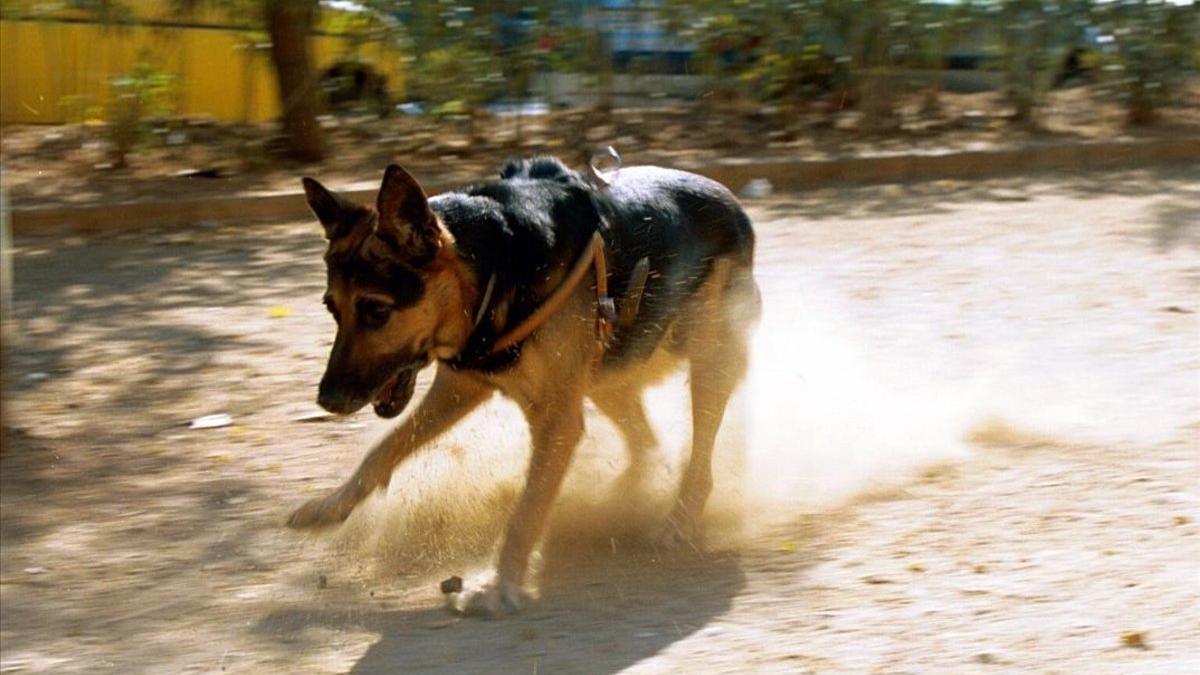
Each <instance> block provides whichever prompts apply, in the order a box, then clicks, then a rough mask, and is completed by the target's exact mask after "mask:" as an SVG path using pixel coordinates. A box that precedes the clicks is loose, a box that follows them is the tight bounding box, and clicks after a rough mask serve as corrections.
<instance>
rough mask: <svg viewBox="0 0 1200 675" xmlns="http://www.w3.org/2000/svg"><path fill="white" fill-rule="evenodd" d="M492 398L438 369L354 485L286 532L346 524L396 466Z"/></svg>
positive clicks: (314, 503) (308, 508)
mask: <svg viewBox="0 0 1200 675" xmlns="http://www.w3.org/2000/svg"><path fill="white" fill-rule="evenodd" d="M492 392H493V390H492V389H491V387H489V386H487V385H486V384H484V383H482V382H481V381H479V380H477V379H476V378H474V377H471V376H470V375H465V374H462V373H458V372H455V371H453V370H451V369H450V368H449V367H446V366H441V365H439V366H438V370H437V375H435V376H434V380H433V384H432V386H430V388H429V393H427V394H426V395H425V398H424V399H422V400H421V403H420V405H418V406H417V409H416V410H414V411H413V413H412V414H411V415H409V417H408V419H406V420H404V422H403V423H402V424H400V425H399V426H398V427H396V428H395V429H394V430H393V431H392V432H391V433H390V434H388V435H387V437H386V438H384V439H383V440H382V441H380V442H379V444H378V445H376V446H375V447H374V448H372V449H371V452H370V453H368V454H367V456H366V457H365V458H364V459H363V461H362V463H361V464H360V465H359V466H358V469H357V470H356V471H355V472H354V475H353V476H351V477H350V480H348V481H346V482H345V483H344V484H342V486H341V487H339V488H338V489H336V490H334V491H333V492H331V493H329V494H328V495H326V496H324V497H317V498H315V499H311V500H309V501H308V502H306V503H305V504H304V505H303V506H301V507H300V508H298V509H296V511H295V512H294V513H292V515H291V517H290V518H288V526H289V527H320V526H324V525H335V524H337V523H340V522H342V521H344V520H345V519H346V518H347V517H349V515H350V513H351V512H352V511H353V510H354V507H356V506H358V503H359V502H361V501H362V500H363V499H365V498H366V497H367V496H368V495H370V494H371V493H372V492H374V491H375V490H377V489H380V488H385V487H387V485H388V482H389V481H390V480H391V477H392V471H393V470H394V469H395V468H396V465H397V464H399V463H400V462H401V461H403V460H404V459H405V458H406V457H408V456H409V455H411V454H412V453H413V452H415V451H416V450H418V449H420V447H421V446H423V445H425V444H426V443H429V442H431V441H433V440H434V439H436V438H437V437H438V436H440V435H441V434H442V433H443V432H444V431H446V430H447V429H449V428H450V427H451V426H453V425H454V423H455V422H457V421H458V420H460V419H462V418H463V417H465V416H466V415H467V413H469V412H471V411H472V410H474V409H475V408H476V407H477V406H479V404H480V403H483V402H484V401H486V400H487V399H488V398H489V397H490V396H491V394H492Z"/></svg>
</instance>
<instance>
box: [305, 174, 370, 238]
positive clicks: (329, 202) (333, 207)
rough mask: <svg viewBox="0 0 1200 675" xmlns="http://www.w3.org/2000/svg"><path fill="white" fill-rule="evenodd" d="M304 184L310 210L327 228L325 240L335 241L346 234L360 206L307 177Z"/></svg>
mask: <svg viewBox="0 0 1200 675" xmlns="http://www.w3.org/2000/svg"><path fill="white" fill-rule="evenodd" d="M300 182H301V183H303V184H304V196H305V197H307V198H308V208H310V209H312V212H313V213H314V214H316V216H317V220H319V221H321V225H323V226H325V238H326V239H329V240H333V239H336V238H338V237H339V236H341V235H342V234H344V229H345V227H346V226H347V225H349V224H350V223H351V221H352V220H353V217H352V216H353V214H354V212H355V211H356V210H358V208H359V207H358V205H357V204H353V203H351V202H350V201H349V200H347V199H345V198H344V197H342V196H340V195H338V194H336V193H334V192H330V191H329V190H327V189H326V188H325V186H324V185H321V184H320V183H318V182H317V181H316V180H314V179H312V178H309V177H307V176H305V177H304V178H301V179H300Z"/></svg>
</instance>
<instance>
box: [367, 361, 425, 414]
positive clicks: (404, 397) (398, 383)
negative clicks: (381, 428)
mask: <svg viewBox="0 0 1200 675" xmlns="http://www.w3.org/2000/svg"><path fill="white" fill-rule="evenodd" d="M418 370H419V369H418V368H405V369H404V370H401V371H400V372H398V373H396V374H395V375H393V376H392V379H390V380H388V381H387V383H386V384H384V385H383V389H382V390H380V392H379V397H378V398H376V399H375V404H374V405H375V414H376V415H379V416H380V417H385V418H387V417H395V416H396V415H399V414H400V413H401V412H403V411H404V407H405V406H407V405H408V402H409V401H410V400H412V396H413V392H414V391H415V390H416V386H417V372H418Z"/></svg>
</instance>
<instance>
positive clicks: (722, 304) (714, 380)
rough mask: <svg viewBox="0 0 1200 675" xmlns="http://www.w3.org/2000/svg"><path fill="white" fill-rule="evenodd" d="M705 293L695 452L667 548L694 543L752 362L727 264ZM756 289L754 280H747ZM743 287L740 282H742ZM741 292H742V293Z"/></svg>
mask: <svg viewBox="0 0 1200 675" xmlns="http://www.w3.org/2000/svg"><path fill="white" fill-rule="evenodd" d="M719 263H722V264H719V265H718V267H717V270H716V271H715V272H714V274H713V278H712V279H710V281H709V282H708V283H709V287H708V288H707V289H706V291H707V297H706V298H704V299H703V302H702V307H703V311H702V312H700V313H699V314H698V316H699V317H700V319H699V321H697V322H696V323H695V325H694V326H693V328H692V330H693V331H694V332H693V333H692V336H691V338H690V339H689V344H688V350H689V356H690V359H691V367H690V378H689V379H690V386H691V395H692V454H691V457H690V458H689V459H688V463H687V467H686V468H685V469H684V471H683V478H682V480H681V482H680V486H679V494H678V497H677V498H676V500H675V506H674V507H673V508H672V510H671V514H670V516H668V518H667V524H666V526H665V528H664V529H663V532H662V534H661V536H660V537H659V543H660V544H662V545H665V546H671V547H674V546H678V545H680V544H684V543H691V542H692V541H693V540H694V538H695V536H696V534H697V532H698V526H699V522H700V516H701V514H702V513H703V512H704V505H705V503H706V502H707V501H708V496H709V494H710V493H711V492H712V487H713V478H712V453H713V446H714V445H715V443H716V438H717V432H718V431H719V430H720V428H721V421H722V420H723V419H724V416H725V406H726V404H728V403H729V398H730V397H731V396H732V395H733V391H734V389H736V388H737V385H738V383H739V382H741V380H742V378H743V377H744V376H745V374H746V369H747V366H748V363H749V346H748V344H747V340H748V335H747V333H746V330H745V328H746V326H745V325H744V324H745V322H744V321H743V320H742V317H743V316H744V315H745V314H746V312H745V310H744V308H742V307H741V306H740V305H739V304H738V303H739V302H740V300H741V298H740V297H737V296H736V295H733V294H731V293H730V292H729V290H728V284H727V281H728V279H729V263H728V261H719ZM746 280H747V281H748V282H749V284H750V286H749V287H750V288H751V289H752V290H753V288H754V287H753V280H750V279H749V278H748V277H747V279H746ZM739 285H740V284H739ZM739 290H740V289H739Z"/></svg>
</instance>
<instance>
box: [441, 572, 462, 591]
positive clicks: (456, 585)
mask: <svg viewBox="0 0 1200 675" xmlns="http://www.w3.org/2000/svg"><path fill="white" fill-rule="evenodd" d="M439 588H441V589H442V593H444V594H446V595H449V594H450V593H460V592H462V589H463V580H462V577H460V576H457V575H456V576H452V577H450V578H449V579H445V580H443V581H442V583H441V585H440V586H439Z"/></svg>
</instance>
